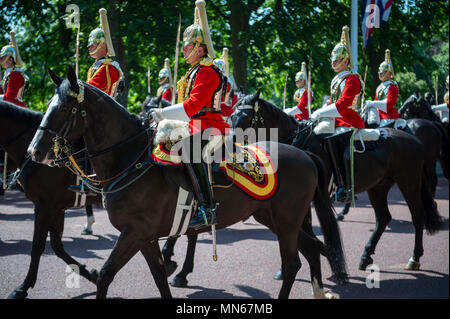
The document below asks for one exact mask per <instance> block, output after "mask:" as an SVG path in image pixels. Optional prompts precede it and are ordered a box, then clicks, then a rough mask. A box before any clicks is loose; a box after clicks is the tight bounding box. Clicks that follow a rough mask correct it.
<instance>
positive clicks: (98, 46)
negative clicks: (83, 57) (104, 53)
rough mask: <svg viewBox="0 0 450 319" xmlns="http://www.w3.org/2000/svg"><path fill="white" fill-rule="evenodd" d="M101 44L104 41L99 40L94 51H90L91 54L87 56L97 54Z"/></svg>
mask: <svg viewBox="0 0 450 319" xmlns="http://www.w3.org/2000/svg"><path fill="white" fill-rule="evenodd" d="M103 43H105V40H101V41H100V42H99V44H98V45H97V47H96V48H95V50H94V51H92V52H89V54H95V53H97V52H98V50H100V48H101V47H102V44H103Z"/></svg>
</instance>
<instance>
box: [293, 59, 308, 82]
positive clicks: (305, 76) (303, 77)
mask: <svg viewBox="0 0 450 319" xmlns="http://www.w3.org/2000/svg"><path fill="white" fill-rule="evenodd" d="M307 79H308V74H307V73H306V63H305V62H302V70H301V71H300V72H297V74H296V75H295V82H297V81H300V80H305V82H306V81H307Z"/></svg>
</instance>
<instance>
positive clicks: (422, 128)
mask: <svg viewBox="0 0 450 319" xmlns="http://www.w3.org/2000/svg"><path fill="white" fill-rule="evenodd" d="M430 96H431V94H426V95H425V98H423V97H419V98H418V97H416V96H415V95H411V96H410V97H409V98H408V99H407V100H406V101H405V103H404V104H403V105H402V107H401V108H400V109H399V115H400V117H402V118H404V119H406V120H407V123H408V127H409V128H410V129H411V131H412V132H413V134H414V135H416V136H417V137H418V138H419V139H420V140H421V141H422V142H423V143H424V145H427V150H428V151H429V153H430V154H429V157H430V160H429V162H430V163H431V164H430V168H429V169H430V170H433V168H434V172H436V168H435V165H436V161H437V160H439V161H440V163H441V167H442V171H443V173H444V176H445V178H447V179H448V178H449V169H450V168H449V162H450V143H449V135H448V133H449V132H448V124H447V126H446V125H445V124H443V123H442V122H441V120H440V119H439V117H438V116H437V115H436V114H435V113H434V112H433V110H432V109H431V104H430V101H432V98H430ZM431 97H432V96H431ZM433 161H434V167H433V166H432V164H433ZM435 175H436V174H434V175H433V178H434V180H433V181H432V185H431V187H432V190H433V192H434V190H435V188H436V183H437V177H436V176H435Z"/></svg>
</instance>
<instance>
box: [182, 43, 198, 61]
mask: <svg viewBox="0 0 450 319" xmlns="http://www.w3.org/2000/svg"><path fill="white" fill-rule="evenodd" d="M199 47H200V42H197V43H196V44H195V46H194V48H193V49H192V51H191V53H189V55H188V56H187V57H186V59H185V60H186V61H187V60H189V59H190V58H191V57H192V56H193V55H194V53H195V52H196V51H197V50H198V48H199Z"/></svg>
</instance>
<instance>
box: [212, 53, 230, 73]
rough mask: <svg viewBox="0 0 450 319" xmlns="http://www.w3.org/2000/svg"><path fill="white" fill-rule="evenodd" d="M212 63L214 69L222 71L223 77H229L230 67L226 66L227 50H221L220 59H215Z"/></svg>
mask: <svg viewBox="0 0 450 319" xmlns="http://www.w3.org/2000/svg"><path fill="white" fill-rule="evenodd" d="M213 63H214V65H215V66H216V67H218V68H219V70H220V71H222V73H223V74H224V75H225V76H227V77H228V76H229V75H230V67H229V64H228V48H223V51H222V56H221V57H220V59H215V60H214V62H213Z"/></svg>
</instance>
